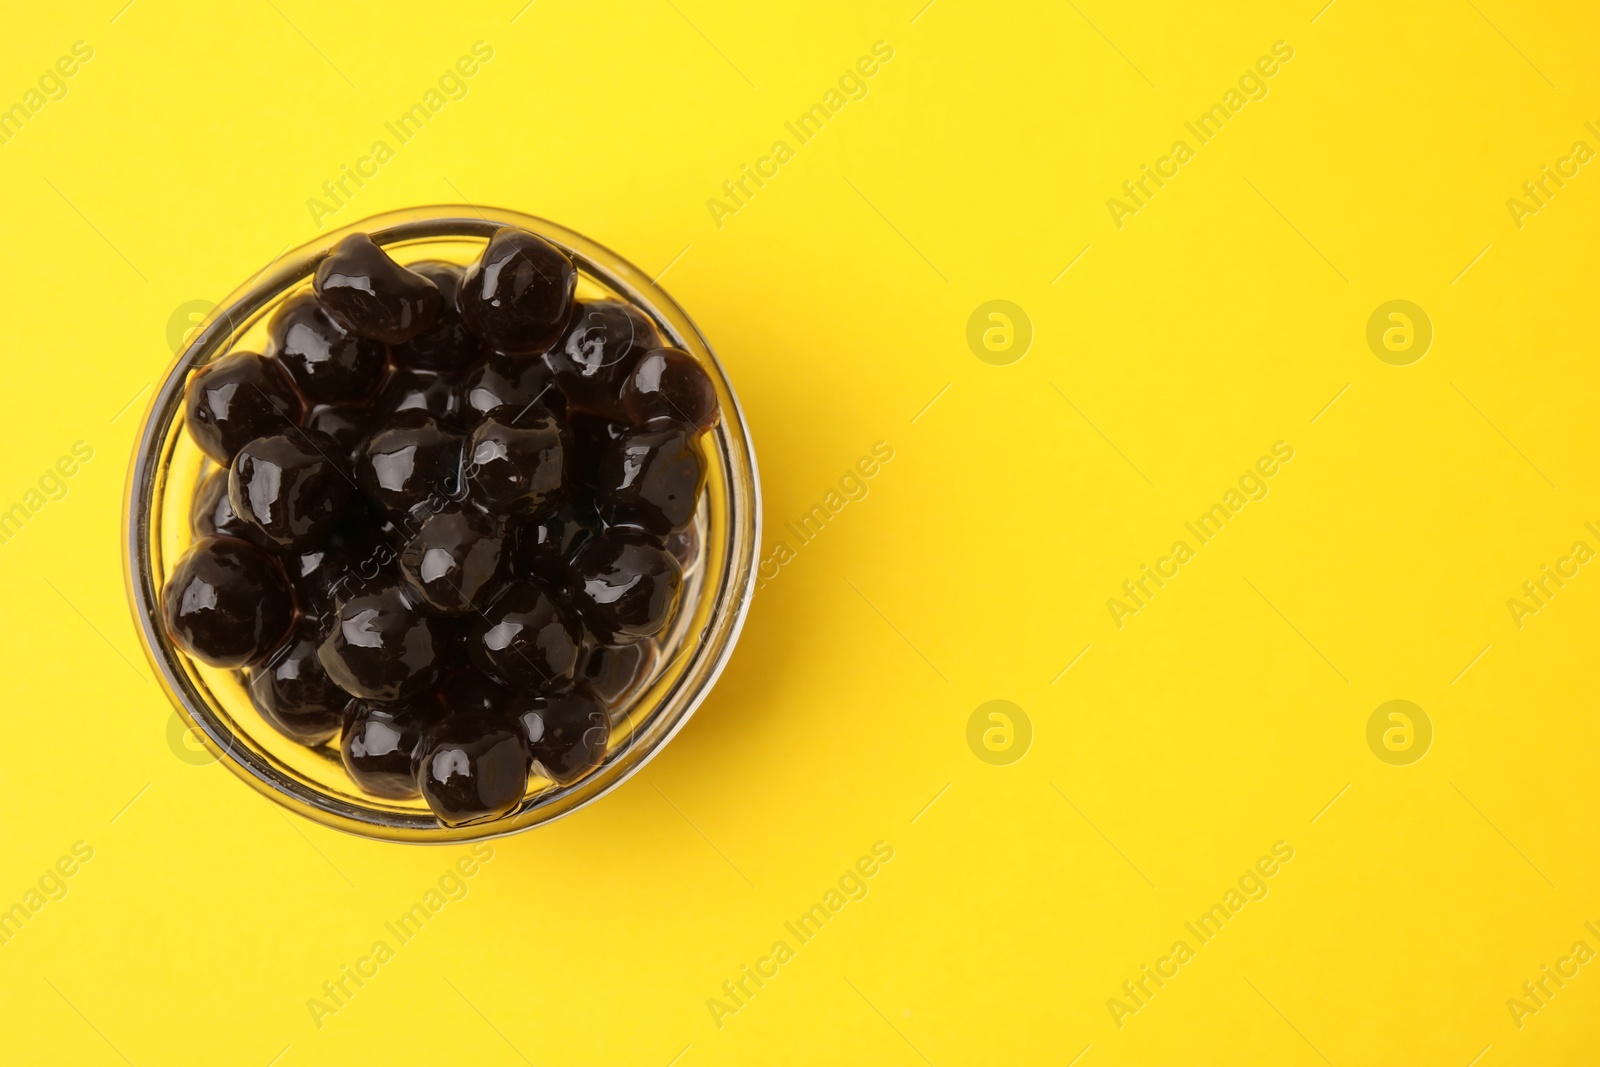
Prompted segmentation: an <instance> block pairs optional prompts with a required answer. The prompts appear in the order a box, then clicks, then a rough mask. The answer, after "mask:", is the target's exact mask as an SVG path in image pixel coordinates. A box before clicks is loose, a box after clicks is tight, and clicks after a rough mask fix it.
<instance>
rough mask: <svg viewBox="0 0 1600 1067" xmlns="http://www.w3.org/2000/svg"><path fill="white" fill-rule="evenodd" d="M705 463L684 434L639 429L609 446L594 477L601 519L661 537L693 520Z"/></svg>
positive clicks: (693, 444) (702, 484) (671, 431)
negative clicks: (634, 527) (635, 527)
mask: <svg viewBox="0 0 1600 1067" xmlns="http://www.w3.org/2000/svg"><path fill="white" fill-rule="evenodd" d="M705 484H706V462H705V458H704V457H703V456H702V455H701V453H700V449H699V448H698V447H696V445H695V441H694V438H693V437H692V436H691V435H690V433H688V432H686V431H684V430H682V429H679V428H676V427H674V428H671V429H666V430H648V429H647V430H641V431H639V432H637V433H631V434H628V435H626V436H624V437H622V438H621V439H619V440H617V441H614V442H612V444H611V445H610V446H608V447H607V449H606V451H605V453H604V454H603V455H602V456H601V457H600V463H599V466H598V468H597V470H596V472H595V482H594V488H595V497H596V500H597V502H598V506H599V509H600V516H601V518H603V519H605V520H606V522H608V523H613V524H616V525H619V526H637V527H639V528H640V529H642V530H647V531H649V532H650V533H653V534H656V535H659V536H664V535H666V534H669V533H671V532H672V531H673V530H681V529H682V528H683V527H685V526H687V525H688V524H689V523H690V522H691V521H692V520H693V519H694V512H695V508H696V507H698V506H699V503H700V490H701V489H702V488H704V487H705Z"/></svg>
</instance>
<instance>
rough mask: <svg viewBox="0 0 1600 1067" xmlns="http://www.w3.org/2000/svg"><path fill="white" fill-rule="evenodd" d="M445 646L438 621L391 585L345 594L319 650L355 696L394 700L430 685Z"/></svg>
mask: <svg viewBox="0 0 1600 1067" xmlns="http://www.w3.org/2000/svg"><path fill="white" fill-rule="evenodd" d="M446 651H447V647H446V644H445V641H444V640H443V634H442V633H441V632H440V627H439V623H438V621H437V620H436V619H434V618H432V617H431V616H429V615H427V614H425V613H424V612H423V609H422V607H421V605H420V604H418V603H417V602H416V601H415V600H413V599H412V598H411V596H410V595H409V594H408V593H407V590H406V589H405V587H404V586H402V585H387V586H381V587H378V588H374V589H371V590H369V591H364V592H362V593H359V594H357V595H356V596H353V597H350V598H349V599H341V600H340V601H339V605H338V609H337V610H336V611H335V612H334V620H333V627H332V629H331V630H330V632H329V634H328V636H327V638H326V639H325V640H324V641H323V642H322V647H321V648H319V649H318V650H317V655H318V657H319V658H320V659H321V660H322V666H323V667H324V668H325V669H326V670H327V672H328V677H330V678H332V679H333V680H334V681H335V682H336V683H338V685H339V687H340V688H341V689H343V690H344V691H345V692H347V693H349V694H350V695H351V696H354V697H361V698H362V699H365V700H379V701H386V702H393V701H397V700H401V699H403V698H406V697H410V696H412V695H414V694H416V693H418V692H421V691H422V690H424V689H427V688H428V687H429V686H431V685H432V684H433V682H434V680H435V679H436V678H437V677H438V675H439V668H440V665H441V663H442V661H443V660H444V657H445V653H446Z"/></svg>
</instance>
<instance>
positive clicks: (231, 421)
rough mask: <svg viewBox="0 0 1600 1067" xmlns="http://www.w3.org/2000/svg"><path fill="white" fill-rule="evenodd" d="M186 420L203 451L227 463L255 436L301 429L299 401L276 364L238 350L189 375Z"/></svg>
mask: <svg viewBox="0 0 1600 1067" xmlns="http://www.w3.org/2000/svg"><path fill="white" fill-rule="evenodd" d="M183 420H184V425H185V426H187V427H188V428H189V436H190V437H193V438H194V443H195V444H197V445H199V446H200V450H201V451H202V452H204V453H205V454H206V455H208V456H210V457H211V458H212V459H214V460H216V461H217V462H218V463H222V464H227V463H230V462H232V460H233V457H234V454H235V453H237V452H238V451H239V449H241V448H243V447H244V446H245V445H246V444H248V443H249V442H251V441H253V440H255V439H256V438H257V437H262V436H264V435H266V434H273V433H282V432H283V431H284V430H286V429H288V428H289V427H290V426H298V425H299V424H300V398H299V397H298V396H296V395H295V391H294V388H293V387H292V386H290V384H289V378H288V376H287V375H285V374H284V372H283V370H282V368H281V367H280V365H279V364H278V363H276V362H274V361H272V360H269V359H266V358H264V357H262V356H258V355H256V354H255V353H254V352H234V353H231V354H229V355H226V356H223V357H222V358H221V359H219V360H217V361H216V362H214V363H207V364H206V365H205V366H204V367H201V368H200V369H199V370H197V371H195V372H194V373H193V374H192V375H190V376H189V381H188V382H187V384H185V386H184V389H183Z"/></svg>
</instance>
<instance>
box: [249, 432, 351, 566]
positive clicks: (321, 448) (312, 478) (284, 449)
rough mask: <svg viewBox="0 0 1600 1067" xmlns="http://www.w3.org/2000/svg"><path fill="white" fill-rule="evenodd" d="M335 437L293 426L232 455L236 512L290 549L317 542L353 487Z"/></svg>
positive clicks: (339, 513) (324, 533)
mask: <svg viewBox="0 0 1600 1067" xmlns="http://www.w3.org/2000/svg"><path fill="white" fill-rule="evenodd" d="M343 460H344V450H343V449H342V448H340V447H339V445H338V443H337V442H336V441H334V440H333V438H331V437H326V436H324V435H322V434H316V433H310V432H307V431H305V430H293V431H291V432H290V433H286V434H274V435H273V436H271V437H258V438H256V439H255V440H254V441H251V442H250V443H249V444H247V445H245V446H244V447H243V448H242V449H240V450H239V454H238V455H236V456H234V457H233V466H232V468H231V469H230V470H229V472H228V501H229V503H231V504H232V505H233V511H234V514H236V515H238V516H239V518H241V519H243V520H244V521H245V522H248V523H251V524H252V525H254V526H256V527H257V528H258V529H260V530H261V532H262V533H264V534H266V535H267V536H268V537H269V538H271V539H272V540H273V541H274V542H275V543H277V544H279V545H283V546H285V547H289V546H293V547H295V548H306V547H310V546H312V545H316V544H318V543H320V542H321V541H322V539H323V538H324V537H326V536H327V534H328V533H329V531H331V530H332V529H333V526H334V524H335V523H336V522H338V520H339V517H340V515H341V513H342V512H343V510H344V506H345V501H346V500H347V499H348V498H349V496H350V493H351V490H352V489H353V488H354V486H353V484H352V479H351V477H350V473H349V472H348V471H347V470H345V469H344V463H343Z"/></svg>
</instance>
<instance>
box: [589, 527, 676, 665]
mask: <svg viewBox="0 0 1600 1067" xmlns="http://www.w3.org/2000/svg"><path fill="white" fill-rule="evenodd" d="M682 588H683V570H682V568H680V567H679V566H678V561H677V560H675V559H673V558H672V557H671V556H670V555H668V554H667V553H666V552H665V551H663V550H662V549H659V548H657V547H656V546H655V545H653V544H650V543H648V542H646V541H644V540H643V539H640V538H638V537H637V536H635V535H633V534H630V533H627V532H624V531H618V530H608V531H606V532H605V533H603V534H601V535H600V536H599V537H597V538H595V539H594V540H593V541H591V542H589V544H588V545H586V546H585V547H584V549H583V551H581V552H579V553H578V557H577V559H576V560H574V562H573V570H572V577H571V580H570V584H569V586H568V589H569V591H570V594H571V598H572V603H573V606H574V607H576V608H577V610H578V614H579V616H580V617H581V618H582V619H583V624H584V625H585V626H587V627H588V628H589V630H590V631H591V632H593V633H594V634H595V636H596V637H598V638H600V639H601V640H602V641H605V642H610V641H613V640H615V639H616V638H617V637H619V636H621V637H623V638H624V639H626V638H627V637H649V636H651V635H652V634H655V633H657V632H659V631H660V630H661V628H662V627H663V626H665V625H666V624H667V620H668V619H670V618H671V617H672V612H673V610H674V609H675V608H676V607H677V606H678V594H679V592H680V591H681V590H682Z"/></svg>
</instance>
